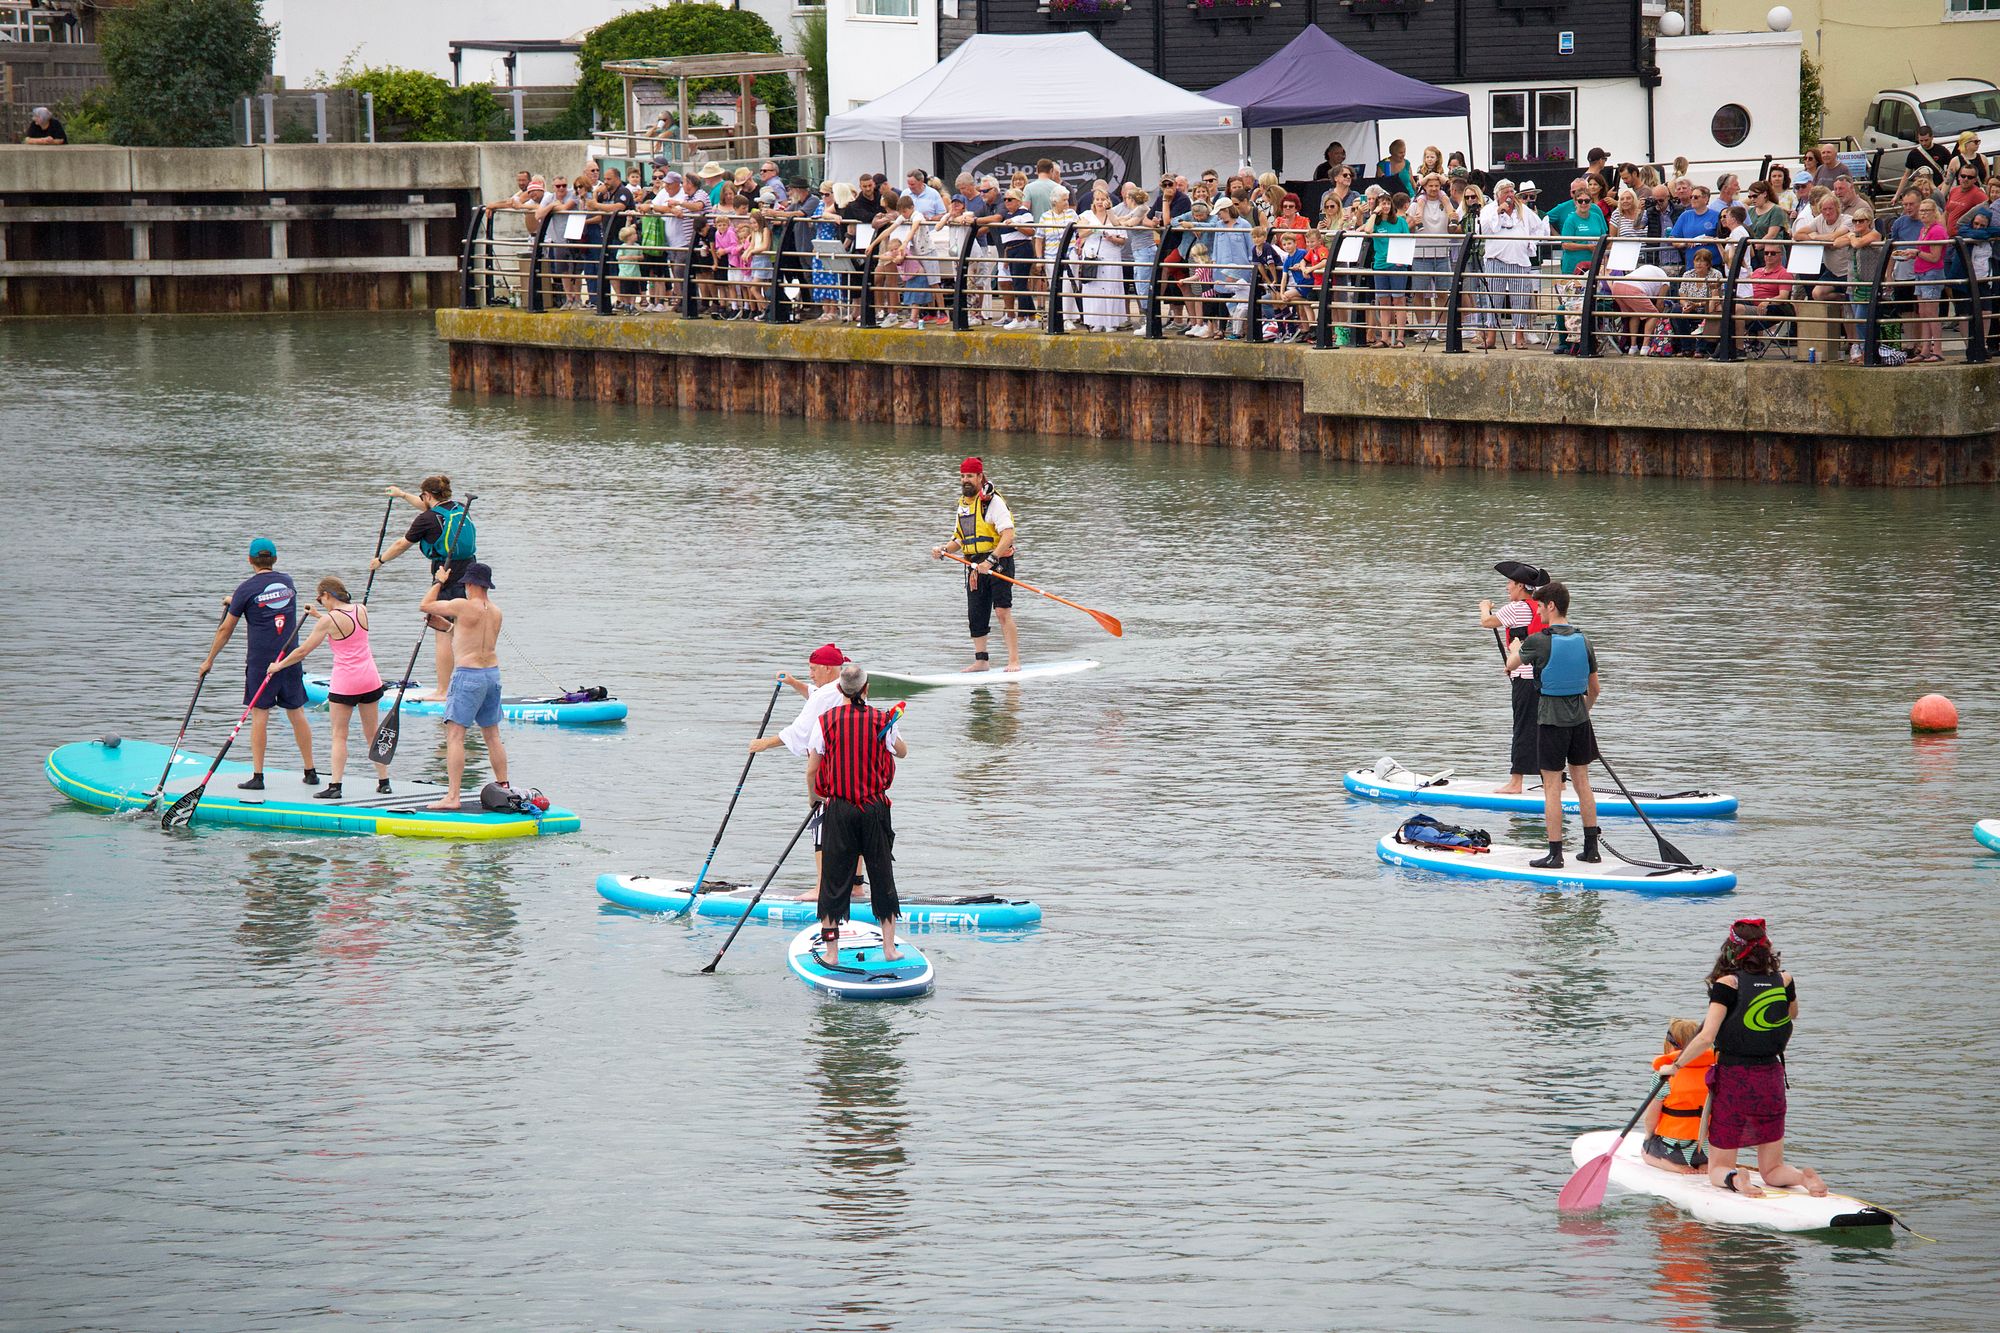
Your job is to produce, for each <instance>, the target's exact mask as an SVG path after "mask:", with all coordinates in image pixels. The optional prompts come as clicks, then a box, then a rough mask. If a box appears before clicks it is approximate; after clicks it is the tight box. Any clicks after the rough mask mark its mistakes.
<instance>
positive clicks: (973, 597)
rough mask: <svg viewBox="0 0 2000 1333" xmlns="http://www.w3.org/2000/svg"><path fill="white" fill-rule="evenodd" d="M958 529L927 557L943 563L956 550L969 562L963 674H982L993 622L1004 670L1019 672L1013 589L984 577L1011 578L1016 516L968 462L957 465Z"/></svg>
mask: <svg viewBox="0 0 2000 1333" xmlns="http://www.w3.org/2000/svg"><path fill="white" fill-rule="evenodd" d="M958 477H959V484H958V490H959V502H958V527H957V530H956V531H955V532H954V533H953V534H952V538H951V540H950V541H948V542H946V543H945V544H944V545H943V546H933V547H932V548H931V559H933V560H942V559H944V556H945V552H947V551H955V552H957V553H958V554H960V555H963V556H964V557H965V558H966V559H967V560H970V561H971V562H972V565H973V567H972V568H971V569H968V570H966V571H965V618H966V622H967V624H968V626H969V627H970V629H971V631H972V665H971V666H969V667H967V668H966V670H967V671H986V670H989V669H990V668H991V666H992V657H991V654H989V653H988V652H987V651H986V638H987V635H988V634H990V633H991V632H992V622H993V620H994V619H995V618H996V617H997V618H998V619H999V621H1000V633H1001V636H1002V637H1003V638H1005V639H1006V640H1007V669H1008V670H1009V671H1019V670H1020V669H1021V644H1020V640H1019V639H1018V638H1016V637H1015V634H1014V585H1013V584H1011V583H1007V582H1004V581H1002V580H1000V579H993V578H987V577H985V576H986V575H988V574H996V573H997V574H1004V575H1006V576H1007V577H1008V578H1012V577H1013V576H1014V515H1013V514H1012V513H1011V512H1010V511H1009V510H1008V508H1007V502H1006V501H1005V500H1003V499H1001V498H1000V492H998V491H996V490H994V489H993V483H992V482H990V481H988V480H987V479H986V475H985V465H984V464H983V463H981V462H980V461H979V460H978V459H977V458H968V459H966V460H965V461H964V462H963V463H960V464H959V465H958Z"/></svg>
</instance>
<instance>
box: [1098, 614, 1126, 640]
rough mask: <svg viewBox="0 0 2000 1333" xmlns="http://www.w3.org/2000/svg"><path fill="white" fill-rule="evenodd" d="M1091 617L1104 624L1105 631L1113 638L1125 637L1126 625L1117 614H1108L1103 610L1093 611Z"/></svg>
mask: <svg viewBox="0 0 2000 1333" xmlns="http://www.w3.org/2000/svg"><path fill="white" fill-rule="evenodd" d="M1090 618H1091V619H1092V620H1095V621H1096V622H1097V623H1098V624H1100V625H1102V626H1104V632H1105V633H1106V634H1109V635H1110V636H1111V637H1112V638H1114V639H1122V638H1124V637H1125V626H1124V625H1122V624H1120V623H1119V621H1118V617H1117V616H1114V615H1107V614H1106V613H1105V612H1103V611H1092V612H1091V613H1090Z"/></svg>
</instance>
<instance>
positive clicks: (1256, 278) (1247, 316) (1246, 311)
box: [1243, 250, 1264, 343]
mask: <svg viewBox="0 0 2000 1333" xmlns="http://www.w3.org/2000/svg"><path fill="white" fill-rule="evenodd" d="M1263 276H1264V275H1263V274H1261V273H1259V272H1258V271H1257V252H1256V251H1255V250H1252V251H1251V252H1250V283H1249V287H1250V291H1249V297H1250V300H1249V303H1248V304H1247V305H1245V306H1244V308H1243V321H1244V325H1245V327H1244V330H1243V341H1244V342H1247V343H1260V342H1263V341H1264V321H1262V320H1261V319H1258V318H1257V305H1258V302H1259V300H1260V298H1262V296H1263V295H1264V283H1263Z"/></svg>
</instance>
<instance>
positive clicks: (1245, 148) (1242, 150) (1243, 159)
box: [1236, 125, 1250, 171]
mask: <svg viewBox="0 0 2000 1333" xmlns="http://www.w3.org/2000/svg"><path fill="white" fill-rule="evenodd" d="M1236 155H1237V159H1238V160H1237V163H1236V169H1237V170H1238V171H1248V170H1250V128H1249V126H1247V125H1246V126H1245V127H1244V128H1243V129H1242V130H1241V131H1239V132H1238V134H1237V135H1236Z"/></svg>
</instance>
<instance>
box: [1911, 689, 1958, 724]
mask: <svg viewBox="0 0 2000 1333" xmlns="http://www.w3.org/2000/svg"><path fill="white" fill-rule="evenodd" d="M1910 730H1911V731H1957V730H1958V706H1957V705H1956V704H1954V703H1952V701H1951V700H1949V699H1947V698H1945V697H1944V696H1943V695H1942V694H1926V695H1925V696H1924V697H1923V698H1921V699H1919V700H1917V701H1916V702H1915V703H1913V704H1911V705H1910Z"/></svg>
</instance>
